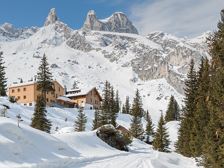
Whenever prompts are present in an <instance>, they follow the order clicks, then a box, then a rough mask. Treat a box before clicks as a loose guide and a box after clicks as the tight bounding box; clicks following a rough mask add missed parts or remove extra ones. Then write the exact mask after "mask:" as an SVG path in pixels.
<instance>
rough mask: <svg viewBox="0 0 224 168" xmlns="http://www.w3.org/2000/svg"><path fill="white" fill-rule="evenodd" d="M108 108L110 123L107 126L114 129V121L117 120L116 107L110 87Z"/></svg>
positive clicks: (112, 90)
mask: <svg viewBox="0 0 224 168" xmlns="http://www.w3.org/2000/svg"><path fill="white" fill-rule="evenodd" d="M109 106H110V109H109V111H110V121H109V124H112V125H113V126H114V127H116V119H117V112H118V111H117V110H118V109H117V107H116V100H115V97H114V88H113V87H112V86H111V88H110V101H109Z"/></svg>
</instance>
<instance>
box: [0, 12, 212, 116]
mask: <svg viewBox="0 0 224 168" xmlns="http://www.w3.org/2000/svg"><path fill="white" fill-rule="evenodd" d="M92 15H94V16H92ZM90 16H91V17H90ZM92 17H93V18H95V19H96V16H95V12H93V11H91V12H89V13H88V15H87V20H86V21H85V23H84V26H83V28H82V29H80V30H73V29H72V28H70V27H69V26H68V25H66V24H65V23H63V22H62V21H60V19H59V18H58V16H57V15H56V11H55V9H52V10H51V11H50V13H49V15H48V17H47V18H46V21H45V23H44V24H43V25H44V26H43V27H40V28H30V29H16V28H13V26H12V25H11V26H4V25H3V26H1V29H0V50H1V51H3V52H4V57H5V62H6V67H7V69H6V74H7V78H8V84H9V85H10V84H11V83H13V82H15V81H19V80H18V78H22V79H23V81H27V80H30V79H31V78H33V77H34V75H35V74H36V72H37V68H38V66H39V62H40V58H41V57H42V55H43V54H44V53H46V55H47V57H48V60H49V63H50V66H51V68H52V72H53V75H54V78H56V79H57V80H59V82H61V83H62V84H63V85H66V86H67V88H71V86H72V84H73V82H74V81H75V80H78V81H79V82H80V87H81V88H82V87H84V86H96V87H98V88H99V89H100V90H102V87H103V82H104V81H105V80H109V81H110V82H111V83H112V85H114V86H115V88H116V89H119V91H120V95H121V98H122V101H124V99H125V96H130V97H131V98H132V96H133V95H134V92H135V90H136V89H137V88H138V89H139V90H140V93H141V94H142V96H143V104H144V107H145V109H148V110H149V111H150V112H151V113H152V117H153V119H155V120H157V119H158V118H159V116H160V112H165V110H166V108H167V102H168V100H169V97H170V95H171V94H172V95H174V96H175V97H176V99H177V101H178V102H179V103H180V104H181V101H182V98H183V96H182V95H181V94H182V93H183V81H184V79H185V77H186V73H187V69H188V63H189V61H190V59H192V58H193V59H194V60H195V62H196V65H198V63H199V62H200V59H201V57H205V56H208V53H207V49H206V44H205V39H206V36H208V33H205V34H204V35H202V36H200V37H197V38H194V39H188V38H178V37H175V36H172V35H170V34H166V33H163V32H152V33H150V34H148V35H147V36H141V35H138V34H137V30H136V31H135V28H134V27H132V26H133V25H132V23H131V22H130V21H129V20H128V19H127V17H126V16H125V15H124V14H123V13H115V14H113V15H112V16H111V17H109V18H108V19H106V20H103V21H102V20H96V21H93V20H94V19H93V18H92ZM89 21H90V22H89ZM92 21H93V22H92ZM98 22H100V23H105V24H106V25H110V28H108V27H107V28H99V27H98V26H100V25H98ZM7 27H8V28H7ZM96 27H97V28H96ZM1 30H4V32H6V33H4V32H3V33H1ZM25 30H27V31H25ZM95 30H97V31H95ZM13 32H14V33H13ZM17 32H18V33H17ZM27 32H29V33H27ZM121 32H128V33H121Z"/></svg>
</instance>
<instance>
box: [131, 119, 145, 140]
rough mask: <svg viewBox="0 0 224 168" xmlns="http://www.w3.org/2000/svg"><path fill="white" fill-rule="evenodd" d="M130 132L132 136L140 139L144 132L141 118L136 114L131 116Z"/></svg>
mask: <svg viewBox="0 0 224 168" xmlns="http://www.w3.org/2000/svg"><path fill="white" fill-rule="evenodd" d="M130 132H131V134H132V136H133V137H135V138H138V139H141V136H142V134H143V133H144V130H143V125H142V120H141V117H139V116H138V115H133V116H132V119H131V128H130Z"/></svg>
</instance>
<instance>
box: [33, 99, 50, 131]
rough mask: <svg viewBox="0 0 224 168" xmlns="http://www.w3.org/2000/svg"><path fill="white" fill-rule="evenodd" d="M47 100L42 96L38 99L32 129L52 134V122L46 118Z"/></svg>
mask: <svg viewBox="0 0 224 168" xmlns="http://www.w3.org/2000/svg"><path fill="white" fill-rule="evenodd" d="M45 104H46V103H45V100H44V98H43V97H42V96H38V97H37V101H36V104H35V109H34V114H33V118H32V123H31V127H33V128H36V129H39V130H41V131H45V132H47V133H50V130H51V122H50V121H49V120H48V119H47V118H46V113H47V111H46V108H45Z"/></svg>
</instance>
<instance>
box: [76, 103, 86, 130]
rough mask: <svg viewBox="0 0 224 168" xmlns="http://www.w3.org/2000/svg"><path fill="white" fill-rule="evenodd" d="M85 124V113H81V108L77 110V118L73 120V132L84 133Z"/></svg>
mask: <svg viewBox="0 0 224 168" xmlns="http://www.w3.org/2000/svg"><path fill="white" fill-rule="evenodd" d="M86 122H87V117H86V115H85V113H84V112H83V108H82V107H81V108H79V111H78V116H77V118H76V120H75V124H74V127H75V131H77V132H82V131H85V129H86Z"/></svg>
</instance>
